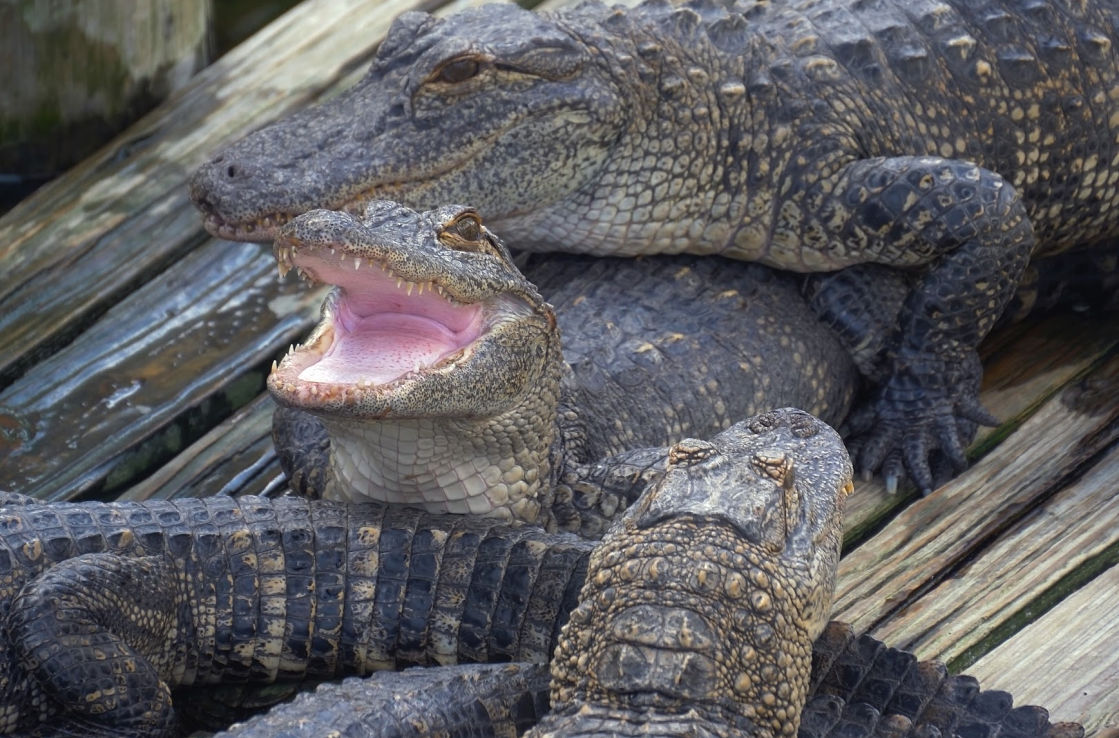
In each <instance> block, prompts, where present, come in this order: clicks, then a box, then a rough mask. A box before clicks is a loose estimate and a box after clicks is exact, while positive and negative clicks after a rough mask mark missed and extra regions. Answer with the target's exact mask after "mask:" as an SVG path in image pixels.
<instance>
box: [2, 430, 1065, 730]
mask: <svg viewBox="0 0 1119 738" xmlns="http://www.w3.org/2000/svg"><path fill="white" fill-rule="evenodd" d="M850 486H851V467H850V463H849V461H848V460H847V457H846V454H845V452H844V450H843V446H842V444H841V442H840V441H839V438H838V436H837V435H836V434H835V433H834V432H833V431H831V430H830V429H829V428H827V427H826V426H825V425H824V424H822V423H820V422H819V421H818V420H816V419H814V418H812V417H811V416H809V415H807V414H805V413H803V412H801V411H796V410H782V411H774V412H771V413H766V414H764V415H761V416H757V417H755V418H752V419H750V420H749V421H746V422H744V423H741V424H738V425H736V426H734V427H732V428H731V429H729V430H727V431H725V432H723V433H721V434H719V435H718V436H716V437H715V438H713V439H712V440H711V441H710V442H704V441H684V442H681V443H680V444H678V445H677V446H675V447H673V449H672V450H671V451H670V452H669V471H667V472H666V473H665V474H664V475H663V476H662V477H661V478H660V479H659V481H658V482H657V483H656V484H654V485H651V486H650V488H649V490H648V492H647V494H646V495H645V496H644V497H642V498H641V500H640V501H639V502H638V503H637V505H636V506H635V507H634V508H633V509H632V510H631V511H630V512H629V517H628V521H627V522H625V523H624V524H623V525H620V526H619V527H618V529H617V530H616V531H614V533H613V534H612V536H611V537H610V538H608V539H607V540H606V541H605V542H604V543H603V546H602V548H601V549H600V550H599V551H598V553H597V554H596V555H595V558H594V560H593V561H592V562H590V563H588V559H589V558H590V557H591V549H592V547H593V545H594V544H592V543H590V542H587V541H585V540H581V539H577V538H575V537H573V536H570V535H567V534H545V533H543V532H541V531H539V530H538V529H535V528H533V527H531V526H519V527H513V528H510V527H504V526H502V525H501V524H500V523H498V522H497V521H493V520H482V519H478V518H472V517H470V516H433V515H427V514H424V513H421V512H418V511H415V510H393V509H389V508H385V507H383V506H380V505H376V504H370V505H363V506H346V505H342V504H340V503H335V502H329V501H308V500H304V499H301V498H282V499H278V500H267V499H258V498H241V499H230V498H209V499H191V500H176V501H169V502H163V501H159V502H147V503H68V504H67V503H64V504H54V505H47V504H39V503H36V502H34V501H31V500H29V499H28V498H24V497H20V496H18V495H13V496H9V497H7V498H6V499H5V500H4V503H5V506H4V507H3V508H2V509H0V510H2V512H0V615H2V621H0V622H3V624H4V635H5V638H4V640H2V641H0V649H2V650H0V731H2V732H6V733H7V732H12V731H14V730H33V729H36V728H38V729H39V730H40V731H42V730H46V731H52V734H54V735H62V734H73V735H78V734H80V735H85V736H90V735H115V736H123V735H160V734H164V733H165V732H167V731H168V730H169V729H170V728H172V727H173V725H174V713H173V711H172V709H171V706H170V703H169V700H168V695H169V688H170V687H172V686H175V685H181V684H203V683H212V682H215V681H218V680H231V681H240V682H248V681H269V680H275V679H302V678H306V677H317V678H328V677H333V676H340V675H344V674H363V673H366V672H368V671H370V670H372V669H375V668H384V667H395V666H399V665H404V664H418V663H427V662H439V663H443V664H448V663H452V662H454V661H456V660H475V659H498V660H507V659H511V660H523V661H529V662H536V663H542V662H543V661H545V660H546V659H547V657H548V655H550V654H551V653H552V650H553V646H554V645H555V644H556V643H557V640H558V641H559V642H560V643H561V645H560V647H559V650H558V651H557V654H558V656H557V658H556V660H555V661H554V662H553V670H554V671H555V672H556V674H558V675H565V676H564V677H563V679H567V678H570V679H572V680H579V679H583V678H584V677H585V676H587V674H583V673H582V667H579V666H577V663H578V661H579V655H580V654H585V655H586V656H587V657H588V658H590V659H591V660H592V662H594V661H597V660H599V659H603V660H605V661H609V662H611V663H617V664H619V665H622V666H623V668H621V669H614V670H611V669H606V670H599V669H595V670H593V671H594V673H596V674H597V678H598V679H600V680H601V682H600V684H599V685H598V686H597V687H594V688H591V689H585V690H584V689H582V688H580V687H577V686H575V685H576V682H574V681H571V682H567V683H565V682H563V681H562V680H560V681H557V682H556V683H555V685H554V687H553V688H554V690H555V692H554V695H553V702H554V703H556V705H557V707H556V711H555V719H559V720H563V719H566V718H567V717H571V716H569V715H567V714H566V713H567V712H568V711H565V710H564V709H563V708H562V707H561V706H560V705H562V704H567V703H570V704H572V705H574V704H575V701H580V702H586V703H590V702H594V703H596V705H597V706H595V707H589V708H588V709H589V710H590V711H591V712H593V713H596V714H598V715H599V716H600V717H601V718H603V719H606V720H609V719H614V718H615V717H620V716H623V715H625V714H626V712H627V711H628V710H630V709H632V707H626V706H624V705H623V704H621V703H617V702H613V701H612V700H611V698H608V697H607V694H608V692H609V691H610V690H611V689H619V691H622V692H626V691H630V690H629V687H630V686H632V685H633V684H636V683H639V682H640V681H641V680H648V682H647V684H649V685H650V687H654V688H655V689H657V690H659V692H660V693H661V694H662V695H663V696H662V697H660V698H656V697H655V696H654V694H653V693H652V692H648V693H646V694H647V695H648V698H649V699H647V700H641V699H640V698H638V699H637V702H636V703H635V704H638V705H640V704H641V703H645V704H644V706H645V707H649V708H655V709H657V710H661V711H664V712H666V713H667V714H672V712H673V711H677V712H678V707H677V706H676V705H684V704H686V705H689V706H691V707H694V708H695V712H696V719H697V720H699V721H700V722H702V723H706V724H709V725H710V726H711V728H712V729H713V730H716V731H718V732H717V733H716V734H722V733H723V732H724V731H725V730H726V729H727V728H728V727H733V726H735V725H736V724H739V722H738V721H741V720H743V719H745V720H751V721H754V722H755V723H756V724H757V725H758V726H759V727H761V728H763V729H764V728H765V727H766V724H767V723H770V721H772V722H773V724H772V728H773V729H774V734H776V733H785V734H789V733H790V732H791V731H793V730H795V723H796V718H795V715H796V714H798V713H799V712H800V706H801V704H802V703H803V700H804V699H805V698H806V697H808V698H809V707H808V708H807V709H806V711H805V729H806V730H817V731H819V732H818V733H815V734H813V733H809V735H823V734H824V733H825V732H826V729H827V726H829V725H832V724H836V723H839V724H843V725H847V726H851V725H861V726H862V728H863V731H862V732H861V733H860V732H854V733H851V735H856V736H857V735H870V734H871V733H872V732H873V731H874V724H873V721H869V718H870V715H871V713H872V712H874V711H875V710H877V712H875V713H874V714H875V715H877V713H882V714H886V713H897V716H895V717H889V718H887V721H889V722H888V723H887V724H889V725H892V726H893V730H892V734H894V735H897V736H908V735H913V736H914V737H915V738H916V736H923V735H930V734H931V733H929V731H930V730H931V729H932V728H933V727H939V728H940V729H942V730H946V731H947V730H952V732H957V731H956V729H957V728H958V729H960V730H961V731H962V730H963V729H964V728H966V727H968V723H969V722H970V721H972V720H973V719H975V720H977V721H979V722H985V723H999V722H1003V723H1004V724H1006V725H1008V726H1011V725H1013V726H1015V727H1016V728H1018V729H1019V730H1021V734H1022V735H1025V736H1032V735H1037V736H1043V735H1046V734H1047V733H1048V732H1050V730H1051V729H1052V728H1053V727H1054V726H1050V725H1049V723H1048V720H1047V717H1046V715H1045V713H1044V711H1043V710H1041V709H1040V708H1018V709H1017V710H1015V711H1013V712H1009V711H1008V710H1009V706H1010V705H1009V699H1008V697H1007V696H1006V695H1005V694H1003V693H981V695H979V696H977V695H976V694H975V692H976V690H975V687H974V682H973V681H971V682H969V681H968V680H967V679H966V678H962V677H957V678H948V679H946V678H945V674H944V671H943V667H939V666H936V665H932V664H916V663H914V659H913V658H912V656H910V655H907V654H904V653H902V652H897V651H893V650H892V649H883V648H882V646H881V644H878V643H876V642H874V641H873V640H872V639H867V638H863V639H858V640H852V639H851V637H850V634H849V632H847V631H845V630H844V629H843V628H842V627H841V626H831V627H829V628H828V629H827V630H826V631H825V635H824V637H823V638H822V639H821V640H820V641H818V643H817V648H816V651H815V654H814V655H812V657H811V661H812V662H813V666H814V668H815V672H816V677H815V678H814V679H813V681H812V683H811V685H810V683H809V681H808V680H809V672H808V667H809V662H810V650H809V648H808V645H809V643H810V640H811V638H812V637H814V636H815V635H816V634H817V633H819V631H820V628H821V627H822V626H823V622H824V620H825V619H826V615H827V610H828V601H829V598H830V594H831V586H832V584H831V582H832V579H833V578H834V566H835V561H836V558H837V556H838V547H839V537H840V533H841V528H840V520H839V505H840V503H841V501H842V497H843V495H844V494H845V493H846V492H847V491H849V490H850ZM705 518H708V521H707V522H704V519H705ZM697 526H702V537H700V536H699V532H698V531H697ZM56 562H58V563H56ZM681 572H685V573H681ZM584 580H585V588H584V591H583V593H582V604H581V605H580V607H579V609H577V610H575V612H574V614H572V615H571V622H572V623H573V625H572V626H571V627H570V628H568V630H567V631H565V633H564V635H562V636H561V635H560V628H561V625H562V624H563V623H564V621H565V620H567V618H568V615H569V613H572V608H573V607H575V602H576V593H577V591H578V590H579V588H580V587H581V586H584ZM697 596H701V597H702V598H703V599H704V600H705V601H708V602H711V603H723V602H725V601H726V600H725V598H735V599H737V600H741V601H742V602H744V603H749V607H748V608H741V609H737V610H734V611H735V612H740V613H742V614H743V615H744V616H745V617H743V618H737V617H734V618H726V617H717V616H716V617H711V616H712V615H716V614H723V615H726V614H727V613H729V612H731V611H732V610H730V609H729V608H722V607H720V606H719V605H715V604H713V605H712V606H711V607H709V608H706V609H705V610H704V612H705V613H706V617H704V618H701V617H700V614H699V611H698V610H691V609H690V608H689V607H688V605H687V604H686V603H689V602H692V601H693V598H695V597H697ZM59 603H64V604H65V605H66V606H65V607H59V606H58V605H59ZM623 603H624V604H626V605H628V607H626V608H625V609H622V610H620V611H616V610H614V609H612V608H614V607H616V606H617V605H619V604H623ZM673 603H676V606H675V607H673ZM793 608H796V610H795V614H793V613H794V610H793ZM646 615H648V616H650V617H652V616H656V617H657V618H658V619H659V621H661V622H662V624H663V625H664V627H663V628H654V629H652V630H649V631H647V630H645V629H644V628H642V627H639V626H641V625H642V624H643V623H644V617H645V616H646ZM599 618H606V619H605V620H599ZM591 622H598V623H606V622H609V623H612V627H610V628H603V627H595V628H594V629H593V630H592V631H591V633H590V634H589V635H591V636H592V637H591V638H589V639H588V638H587V636H588V631H587V626H588V624H589V623H591ZM619 637H620V640H618V641H611V640H610V639H611V638H619ZM657 637H660V638H667V639H669V640H668V641H667V642H665V643H662V644H661V645H660V646H659V647H658V645H657V643H658V642H657V641H656V640H655V638H657ZM596 638H602V639H603V640H602V642H601V643H599V644H597V645H596V644H595V642H594V641H595V639H596ZM739 638H745V639H746V640H738V639H739ZM673 639H675V645H673ZM736 643H737V644H739V645H741V646H742V648H740V649H735V648H732V647H730V646H731V645H732V644H736ZM751 643H752V646H750V647H748V648H747V647H746V644H751ZM598 649H602V650H598ZM660 649H663V650H660ZM688 649H693V650H694V652H693V653H691V655H690V656H689V655H688ZM619 654H623V655H626V657H625V658H621V659H616V658H615V657H616V656H618V655H619ZM630 654H632V656H631V655H630ZM640 654H647V655H651V654H659V655H657V656H656V658H654V659H652V661H651V663H652V664H654V665H655V667H654V668H652V669H650V670H649V671H647V672H644V673H642V671H641V670H640V669H639V668H632V667H633V665H634V664H636V663H640V661H641V659H640V658H637V656H638V655H640ZM736 660H737V661H740V662H741V663H740V664H739V665H738V666H735V667H732V668H736V669H738V668H741V669H742V671H741V672H738V673H741V674H743V676H739V677H738V678H736V679H725V678H723V675H724V674H725V673H726V672H725V669H726V667H727V666H728V665H731V664H733V663H735V662H736ZM573 666H574V668H573ZM679 667H683V668H686V669H687V670H689V673H693V675H694V676H696V677H700V676H701V675H703V674H706V675H708V677H709V678H710V681H706V682H705V681H703V680H700V681H693V682H690V684H691V685H692V688H691V689H688V688H679V687H672V686H671V685H672V684H673V683H674V679H673V676H672V674H673V670H674V669H676V668H679ZM502 668H504V667H502ZM747 674H748V675H749V677H747V676H745V675H747ZM433 675H434V673H433ZM408 677H409V675H408V673H407V672H406V673H405V678H408ZM411 677H412V678H413V679H414V681H413V683H415V680H416V679H418V680H419V681H421V682H423V681H425V680H426V678H427V677H426V675H411ZM471 680H473V677H472V678H471ZM630 680H636V681H632V682H631V681H630ZM351 684H352V683H351ZM700 685H706V688H702V687H701V686H700ZM506 686H507V687H508V686H515V685H508V684H507V685H506ZM570 690H577V691H576V692H571V691H570ZM692 690H694V691H692ZM770 690H772V691H773V692H775V694H772V695H768V694H767V692H768V691H770ZM732 693H736V694H737V696H738V697H739V698H740V700H741V702H740V704H738V706H734V704H732V703H737V702H739V701H738V700H729V701H728V700H727V699H726V696H729V695H730V694H732ZM671 695H675V698H672V697H671ZM403 696H404V697H407V696H408V695H403ZM428 696H430V695H428ZM412 697H416V695H415V694H413V695H412ZM708 697H710V698H711V700H710V701H708ZM448 698H450V695H448ZM771 698H772V699H771ZM419 699H420V702H421V703H425V702H424V695H421V696H420V698H419ZM848 699H850V701H851V704H850V705H847V704H845V703H846V701H847V700H848ZM864 703H865V704H864ZM307 704H308V703H307V701H306V700H301V701H300V702H297V703H296V704H295V705H294V706H293V707H294V708H297V709H298V708H299V706H300V705H302V706H303V708H304V709H305V708H306V705H307ZM318 704H319V708H318V709H320V710H324V712H315V713H310V714H308V713H305V714H304V716H303V717H308V716H309V717H310V718H311V719H312V720H320V722H319V723H317V724H315V725H317V727H318V728H322V729H321V730H319V731H318V732H317V733H316V734H318V735H321V734H326V729H327V728H329V727H340V726H334V725H332V724H324V723H322V722H321V721H322V720H335V719H341V718H340V717H339V716H337V714H335V715H334V717H331V713H330V711H329V705H327V704H323V703H318ZM425 704H426V703H425ZM470 704H471V712H470V713H469V716H470V718H469V719H470V720H472V721H473V723H472V725H471V728H472V729H477V728H479V727H480V726H481V727H483V728H484V727H485V726H484V725H481V724H482V723H483V721H485V720H486V719H487V717H486V716H485V715H484V714H482V713H479V712H478V711H477V704H476V703H470ZM350 705H351V706H353V703H350ZM360 706H361V707H366V705H365V704H361V705H360ZM525 707H526V703H525V702H524V701H523V699H522V698H515V699H514V700H513V703H512V705H510V706H508V708H503V709H507V710H517V711H523V710H524V709H525ZM767 711H770V712H768V713H767ZM449 712H450V711H447V713H449ZM585 712H586V711H584V713H585ZM684 712H687V710H684ZM83 713H84V714H83ZM428 714H429V712H428V711H427V708H424V712H421V713H419V716H420V717H421V718H423V717H424V716H425V715H428ZM430 714H431V715H437V711H436V710H434V709H432V710H430ZM903 716H910V718H909V719H911V721H912V723H913V724H914V725H913V726H910V725H909V723H907V722H906V720H907V718H905V717H903ZM269 719H271V718H269ZM385 719H386V721H387V720H388V718H387V717H386V718H385ZM574 719H579V718H578V713H574ZM688 719H691V718H688ZM868 721H869V722H868ZM266 724H267V723H266ZM413 727H415V725H413ZM1068 730H1070V731H1071V730H1073V729H1072V728H1071V727H1070V728H1068ZM67 731H70V732H69V733H67ZM962 734H965V735H967V734H970V733H962ZM1070 734H1071V733H1070ZM269 735H276V734H275V733H269Z"/></svg>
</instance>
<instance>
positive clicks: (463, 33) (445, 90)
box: [191, 5, 625, 241]
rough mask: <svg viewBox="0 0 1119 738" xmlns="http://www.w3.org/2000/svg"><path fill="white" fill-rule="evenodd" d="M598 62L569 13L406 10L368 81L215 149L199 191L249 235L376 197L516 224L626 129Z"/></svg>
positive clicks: (589, 171) (213, 211)
mask: <svg viewBox="0 0 1119 738" xmlns="http://www.w3.org/2000/svg"><path fill="white" fill-rule="evenodd" d="M596 64H602V60H600V59H597V57H596V55H594V54H592V52H591V50H590V49H589V48H588V46H587V45H586V44H585V43H583V42H581V41H580V40H579V39H578V38H577V37H576V36H574V35H573V34H572V33H570V32H568V31H567V30H565V29H564V27H563V26H562V25H561V24H560V23H558V22H557V21H555V20H551V19H549V18H547V17H546V16H542V15H537V14H535V13H531V12H529V11H525V10H521V9H519V8H517V7H516V6H513V5H490V6H482V7H477V8H470V9H467V10H464V11H462V12H460V13H457V14H455V15H454V16H452V17H449V18H446V19H439V18H435V17H434V16H431V15H428V14H426V13H419V12H409V13H405V14H403V15H401V16H400V17H399V18H397V20H396V21H395V22H394V23H393V25H392V27H391V28H390V30H389V32H388V35H387V37H386V38H385V40H384V42H383V43H382V44H381V46H380V48H379V50H378V53H377V56H376V58H375V60H374V62H373V65H372V68H371V70H370V71H369V73H368V74H367V76H366V77H365V78H364V79H363V80H362V81H361V82H360V83H358V84H357V85H356V86H355V87H354V88H352V89H350V90H349V91H347V92H345V93H343V94H342V95H340V96H339V97H337V98H335V99H333V100H331V101H329V102H327V103H325V104H323V105H319V106H317V107H313V108H310V109H307V110H304V111H301V112H299V113H297V114H295V115H293V116H291V117H289V118H287V119H285V120H282V121H280V122H278V123H276V124H274V125H271V126H268V127H266V128H263V129H261V130H259V131H257V132H255V133H253V134H251V135H250V136H248V137H247V138H245V139H242V140H241V141H239V142H237V143H235V144H233V145H232V146H230V147H229V148H227V149H226V150H224V151H222V152H221V153H219V154H218V155H217V156H215V157H214V158H213V159H212V160H211V161H210V162H208V163H207V164H205V165H204V166H203V167H202V168H201V169H200V170H199V171H198V172H197V173H196V174H195V175H194V178H193V180H192V182H191V197H192V199H193V200H194V202H195V203H196V204H197V205H198V207H199V208H200V209H201V210H202V211H203V212H204V213H205V216H206V218H205V223H206V227H207V228H208V229H209V230H210V232H211V233H213V234H214V235H217V236H219V237H223V238H230V239H238V240H250V241H253V240H260V241H266V240H268V239H270V238H272V236H273V235H274V234H275V232H276V228H277V226H278V225H280V224H282V223H284V222H286V221H287V220H289V219H290V218H292V217H294V216H296V215H298V214H299V213H302V212H305V211H307V210H310V209H312V208H316V207H323V208H330V209H332V210H346V211H349V212H351V213H360V212H361V211H362V209H363V208H364V205H365V203H366V202H368V201H370V200H372V199H393V200H396V201H399V202H403V203H405V204H407V205H409V206H411V207H416V208H432V207H436V206H438V205H441V204H443V203H447V202H462V201H465V200H469V201H470V202H472V203H474V204H475V205H476V206H477V207H478V209H479V211H480V212H481V213H482V214H483V215H485V217H486V219H487V221H488V222H492V223H494V224H499V223H506V222H509V221H510V219H515V216H516V215H517V214H519V213H528V212H531V211H536V210H538V209H539V208H540V206H541V204H542V203H552V202H556V201H557V200H560V199H562V198H563V197H564V191H565V190H573V189H578V188H580V187H582V186H583V185H584V184H586V183H587V182H588V181H589V180H590V179H591V178H593V177H594V176H595V175H596V173H597V170H598V169H599V168H600V166H601V162H602V160H603V159H604V158H605V156H606V151H607V149H608V147H609V146H610V145H611V143H612V142H613V141H614V140H615V139H616V138H617V137H618V135H619V130H620V129H621V127H622V126H623V121H624V120H625V114H624V107H625V103H624V102H623V100H622V98H621V97H620V96H619V93H618V90H617V89H616V86H615V85H614V84H613V83H612V82H611V81H610V80H611V75H609V74H598V73H596V74H587V73H586V71H587V68H588V67H592V66H594V65H596ZM505 235H506V237H508V234H505Z"/></svg>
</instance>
